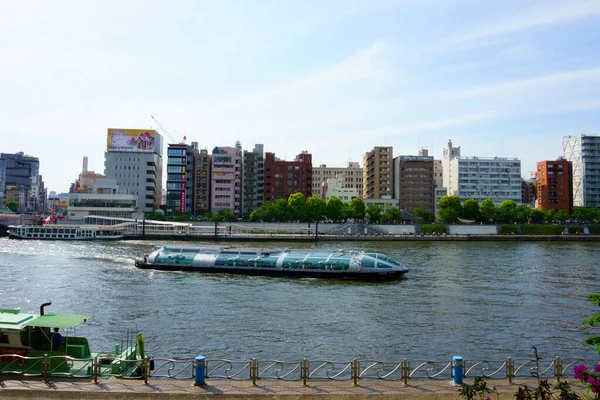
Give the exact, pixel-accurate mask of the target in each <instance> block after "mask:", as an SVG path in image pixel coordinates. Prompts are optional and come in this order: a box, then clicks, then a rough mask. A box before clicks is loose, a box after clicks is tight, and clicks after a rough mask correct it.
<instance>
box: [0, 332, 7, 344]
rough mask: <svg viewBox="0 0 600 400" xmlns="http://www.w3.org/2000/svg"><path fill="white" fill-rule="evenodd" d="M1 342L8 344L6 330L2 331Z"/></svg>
mask: <svg viewBox="0 0 600 400" xmlns="http://www.w3.org/2000/svg"><path fill="white" fill-rule="evenodd" d="M0 344H8V334H7V333H6V332H0Z"/></svg>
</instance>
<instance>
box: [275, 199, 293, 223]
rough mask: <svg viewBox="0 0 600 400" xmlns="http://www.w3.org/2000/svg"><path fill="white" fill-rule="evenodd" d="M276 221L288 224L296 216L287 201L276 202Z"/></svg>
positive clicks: (278, 200) (279, 200)
mask: <svg viewBox="0 0 600 400" xmlns="http://www.w3.org/2000/svg"><path fill="white" fill-rule="evenodd" d="M274 207H275V219H276V220H277V221H279V222H288V221H289V220H291V219H292V218H293V216H294V210H293V209H292V207H291V206H290V205H289V203H288V202H287V201H286V200H285V199H277V200H275V206H274Z"/></svg>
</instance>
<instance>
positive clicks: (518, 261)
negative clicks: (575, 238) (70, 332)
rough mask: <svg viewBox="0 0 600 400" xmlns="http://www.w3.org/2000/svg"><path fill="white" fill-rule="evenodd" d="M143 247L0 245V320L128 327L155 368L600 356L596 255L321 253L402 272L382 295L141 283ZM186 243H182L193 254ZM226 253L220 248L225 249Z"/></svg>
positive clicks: (108, 344)
mask: <svg viewBox="0 0 600 400" xmlns="http://www.w3.org/2000/svg"><path fill="white" fill-rule="evenodd" d="M157 244H159V243H153V242H150V241H122V242H61V241H16V240H9V239H7V238H2V239H0V307H3V308H9V307H20V308H21V309H22V311H24V312H25V311H26V312H38V311H39V306H40V304H41V303H43V302H44V301H47V300H51V301H52V302H53V304H52V306H50V307H49V308H47V312H66V313H82V314H90V315H92V316H93V318H91V319H90V320H89V321H88V322H87V323H86V324H84V325H83V326H82V327H80V328H78V330H77V333H78V334H80V335H83V336H86V337H88V339H89V340H90V343H91V346H92V348H93V349H104V350H107V349H111V348H114V345H115V344H116V343H118V342H119V338H120V337H121V335H122V333H123V332H124V331H125V330H126V329H127V328H136V329H138V330H139V331H141V332H144V334H145V336H146V350H147V353H148V354H150V355H152V356H155V357H176V358H193V357H195V356H196V355H199V354H202V355H204V356H206V357H207V358H208V359H221V358H225V359H231V360H248V359H250V358H257V359H261V360H266V359H276V360H283V361H296V360H301V359H302V358H306V359H310V360H332V361H349V360H352V359H353V358H357V359H363V360H365V359H369V360H381V361H401V360H402V359H404V358H407V359H409V360H448V359H452V356H453V355H461V356H463V357H465V359H471V360H481V359H487V360H502V359H506V358H507V357H513V358H515V359H519V358H520V359H523V358H530V357H531V356H532V352H531V348H532V346H537V348H538V349H539V351H540V353H541V355H542V357H544V358H545V359H548V358H552V357H555V356H560V357H563V358H578V357H581V358H586V359H595V358H596V357H597V355H596V353H595V351H594V349H593V348H592V347H590V346H584V345H582V344H581V341H582V340H583V339H584V338H585V337H587V336H590V335H592V334H595V333H597V331H598V329H595V328H592V327H587V326H584V325H582V321H583V320H584V319H585V318H586V317H588V316H589V315H591V314H593V313H595V312H597V311H599V310H598V307H597V306H594V305H592V303H591V302H590V301H588V300H587V296H588V294H589V293H591V292H593V291H597V290H600V288H599V285H598V273H599V270H600V267H599V260H600V246H598V244H597V243H578V242H565V243H561V242H375V241H372V242H351V243H350V242H348V243H344V242H332V243H327V242H319V243H296V244H294V245H291V244H289V243H288V244H282V243H270V242H265V243H261V245H262V246H264V247H282V246H286V247H296V248H319V249H326V248H329V249H334V248H346V249H351V248H358V249H361V250H369V251H378V252H382V253H385V254H387V255H389V256H392V257H395V258H396V259H398V260H400V261H401V262H403V263H404V264H405V265H407V266H408V267H409V268H410V272H409V273H408V274H407V275H406V277H405V278H404V279H402V280H399V281H394V282H384V283H361V282H344V281H326V280H315V279H300V280H294V279H277V278H261V277H252V278H249V277H239V276H237V277H236V276H227V275H204V274H194V273H172V272H160V271H151V270H138V269H137V268H135V266H134V263H133V257H134V256H136V255H138V254H143V253H148V252H149V251H150V250H151V249H152V247H153V246H154V245H157ZM186 244H188V245H189V244H190V243H189V242H187V243H186ZM220 244H223V243H220Z"/></svg>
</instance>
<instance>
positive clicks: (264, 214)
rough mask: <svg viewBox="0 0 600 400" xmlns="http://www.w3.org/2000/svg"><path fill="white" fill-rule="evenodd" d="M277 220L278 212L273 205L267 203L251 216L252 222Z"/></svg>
mask: <svg viewBox="0 0 600 400" xmlns="http://www.w3.org/2000/svg"><path fill="white" fill-rule="evenodd" d="M276 218H277V210H276V209H275V206H274V205H273V203H265V204H263V205H262V206H260V207H259V208H257V209H256V210H254V211H252V213H251V214H250V221H254V222H256V221H263V222H273V221H274V220H275V219H276Z"/></svg>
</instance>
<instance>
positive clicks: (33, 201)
mask: <svg viewBox="0 0 600 400" xmlns="http://www.w3.org/2000/svg"><path fill="white" fill-rule="evenodd" d="M9 190H10V193H11V195H10V199H7V196H6V194H7V191H9ZM9 200H14V201H16V202H17V203H19V212H23V213H25V212H27V213H35V212H44V211H45V209H46V189H45V187H44V181H43V179H42V176H41V175H40V160H39V159H38V158H37V157H32V156H28V155H25V154H24V153H23V152H19V153H1V154H0V208H2V207H5V206H6V203H7V201H9Z"/></svg>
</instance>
